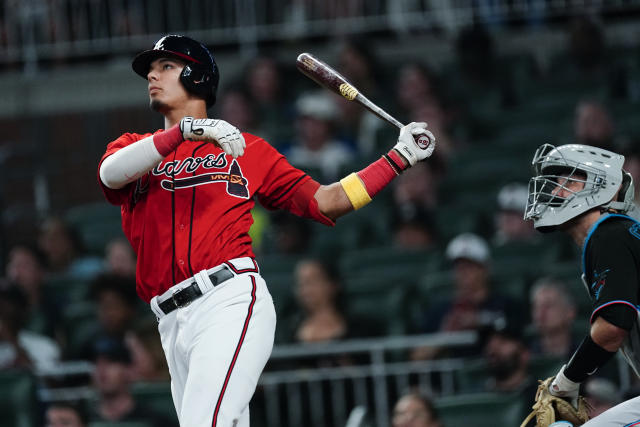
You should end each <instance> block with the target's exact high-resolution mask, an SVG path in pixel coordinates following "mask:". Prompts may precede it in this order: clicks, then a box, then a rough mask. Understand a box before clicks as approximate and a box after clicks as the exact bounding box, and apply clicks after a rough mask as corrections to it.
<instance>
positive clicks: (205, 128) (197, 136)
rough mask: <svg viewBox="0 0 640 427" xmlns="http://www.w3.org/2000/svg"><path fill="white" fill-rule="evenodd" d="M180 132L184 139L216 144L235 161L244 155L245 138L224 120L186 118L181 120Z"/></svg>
mask: <svg viewBox="0 0 640 427" xmlns="http://www.w3.org/2000/svg"><path fill="white" fill-rule="evenodd" d="M180 130H181V131H182V136H183V137H184V139H188V140H190V141H205V142H211V143H213V144H216V145H217V146H218V147H220V148H222V150H223V151H224V152H225V153H227V154H230V155H231V156H233V158H234V159H235V158H237V157H240V156H242V155H243V154H244V148H245V147H246V144H245V142H244V137H243V136H242V134H241V133H240V131H239V130H238V128H236V127H235V126H233V125H231V124H229V123H227V122H225V121H224V120H217V119H194V118H193V117H184V118H183V119H182V120H180Z"/></svg>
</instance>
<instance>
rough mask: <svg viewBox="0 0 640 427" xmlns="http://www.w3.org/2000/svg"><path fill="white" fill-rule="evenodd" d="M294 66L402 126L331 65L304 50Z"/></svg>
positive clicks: (322, 84)
mask: <svg viewBox="0 0 640 427" xmlns="http://www.w3.org/2000/svg"><path fill="white" fill-rule="evenodd" d="M296 67H298V70H300V72H302V74H304V75H306V76H307V77H309V78H310V79H311V80H313V81H315V82H316V83H318V84H319V85H320V86H323V87H326V88H327V89H329V90H331V91H332V92H335V93H337V94H338V95H340V96H342V97H344V98H345V99H347V100H348V101H355V102H357V103H358V104H360V105H362V106H363V107H364V108H366V109H367V110H369V111H371V112H372V113H373V114H375V115H376V116H378V117H380V118H381V119H382V120H385V121H387V122H389V123H391V124H392V125H394V126H396V127H398V128H401V127H402V126H404V125H403V124H402V123H400V122H399V121H398V120H396V119H395V118H394V117H393V116H391V115H390V114H389V113H387V112H386V111H384V110H383V109H382V108H380V107H378V106H377V105H376V104H374V103H373V102H371V101H370V100H369V99H368V98H367V97H366V96H364V95H363V94H361V93H360V91H359V90H358V89H356V88H355V86H353V85H352V84H351V83H349V82H348V81H347V79H346V78H344V77H343V76H342V75H341V74H340V73H338V72H337V71H336V70H334V69H333V68H331V66H329V65H327V64H326V63H324V62H322V61H321V60H319V59H318V58H316V57H315V56H313V55H311V54H310V53H306V52H305V53H301V54H300V55H298V59H297V60H296Z"/></svg>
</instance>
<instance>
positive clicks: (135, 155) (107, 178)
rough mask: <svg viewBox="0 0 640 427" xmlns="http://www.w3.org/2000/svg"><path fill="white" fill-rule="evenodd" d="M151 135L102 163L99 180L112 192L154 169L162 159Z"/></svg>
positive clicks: (117, 152)
mask: <svg viewBox="0 0 640 427" xmlns="http://www.w3.org/2000/svg"><path fill="white" fill-rule="evenodd" d="M163 158H164V157H162V155H161V154H160V153H158V150H157V149H156V146H155V144H154V143H153V135H152V136H148V137H146V138H144V139H141V140H140V141H136V142H134V143H133V144H131V145H127V146H126V147H124V148H121V149H120V150H118V151H116V152H115V153H113V154H112V155H110V156H109V157H107V158H106V159H104V160H103V161H102V164H101V165H100V179H101V180H102V183H103V184H104V185H105V186H107V187H108V188H111V189H113V190H117V189H119V188H122V187H124V186H125V185H127V184H129V183H130V182H133V181H135V180H136V179H138V178H140V177H141V176H142V175H144V174H145V173H147V172H149V171H150V170H151V169H153V168H154V167H156V166H157V165H158V164H159V163H160V162H161V161H162V159H163Z"/></svg>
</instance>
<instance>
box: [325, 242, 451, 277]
mask: <svg viewBox="0 0 640 427" xmlns="http://www.w3.org/2000/svg"><path fill="white" fill-rule="evenodd" d="M441 263H442V254H441V253H440V252H438V251H435V250H406V249H399V248H393V247H389V246H377V247H370V248H366V249H359V250H352V251H346V252H344V253H343V255H342V257H340V259H339V264H338V267H339V269H340V273H341V275H342V276H343V277H354V276H357V275H360V274H363V273H365V274H368V275H377V274H381V275H383V276H388V277H394V276H396V277H399V278H410V279H413V280H416V279H417V276H420V275H421V274H422V273H424V272H426V271H432V270H435V269H436V268H438V267H439V266H440V265H441Z"/></svg>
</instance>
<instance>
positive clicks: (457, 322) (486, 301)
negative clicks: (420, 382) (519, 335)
mask: <svg viewBox="0 0 640 427" xmlns="http://www.w3.org/2000/svg"><path fill="white" fill-rule="evenodd" d="M446 257H447V259H448V260H449V261H450V262H451V263H452V273H453V295H451V296H450V297H448V298H446V299H445V300H444V301H436V302H434V303H432V304H430V306H429V307H428V308H427V310H426V311H425V314H424V317H423V320H422V325H421V329H420V330H421V332H452V331H465V330H477V329H479V328H481V327H485V326H487V325H490V324H493V322H495V321H496V320H498V319H509V320H510V322H514V323H516V324H522V323H523V319H522V317H521V309H520V307H519V304H518V302H517V301H514V300H512V299H511V298H508V297H506V296H504V295H502V294H500V293H499V292H497V291H496V290H493V289H491V280H490V262H491V253H490V251H489V245H488V244H487V242H486V241H485V240H484V239H483V238H482V237H480V236H478V235H476V234H473V233H463V234H460V235H458V236H456V237H455V238H454V239H452V240H451V242H449V244H448V245H447V249H446ZM440 350H442V349H433V348H422V349H419V350H416V351H414V353H413V357H414V358H418V359H429V358H432V357H434V356H435V355H437V354H438V353H439V352H440ZM479 351H480V349H477V348H475V349H468V350H465V351H464V352H463V353H461V354H460V355H461V356H462V355H465V356H472V355H477V354H479Z"/></svg>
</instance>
